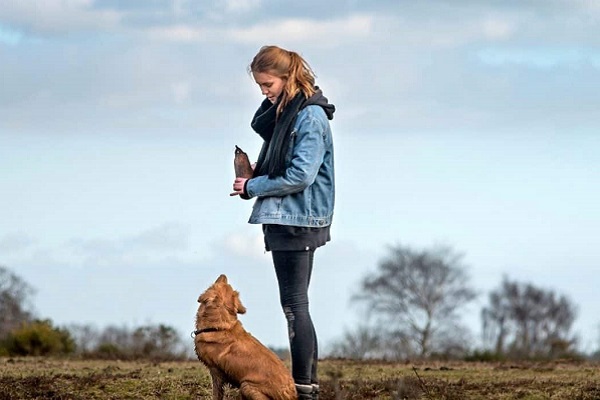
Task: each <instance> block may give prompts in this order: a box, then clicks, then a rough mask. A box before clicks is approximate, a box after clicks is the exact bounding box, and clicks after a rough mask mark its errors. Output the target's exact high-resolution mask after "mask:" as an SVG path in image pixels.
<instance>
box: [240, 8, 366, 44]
mask: <svg viewBox="0 0 600 400" xmlns="http://www.w3.org/2000/svg"><path fill="white" fill-rule="evenodd" d="M374 20H375V18H374V17H373V16H372V15H361V14H356V15H350V16H348V17H346V18H340V19H333V20H329V21H327V20H325V21H320V20H311V19H297V18H289V19H283V20H281V21H274V22H273V23H271V24H265V23H264V22H261V23H259V24H256V25H253V26H251V27H249V28H237V29H233V30H231V31H230V32H229V36H230V38H231V39H233V40H235V41H237V42H242V43H267V42H270V41H273V40H277V42H279V43H281V42H312V43H314V42H315V41H317V40H320V41H321V42H322V43H323V44H328V43H332V42H339V41H342V40H343V41H350V40H352V39H355V38H357V37H367V36H369V35H370V34H371V33H372V31H373V26H374V22H375V21H374Z"/></svg>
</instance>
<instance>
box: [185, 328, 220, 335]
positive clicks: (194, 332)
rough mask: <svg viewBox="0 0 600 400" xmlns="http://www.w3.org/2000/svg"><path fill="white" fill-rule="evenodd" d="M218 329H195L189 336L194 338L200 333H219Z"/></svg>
mask: <svg viewBox="0 0 600 400" xmlns="http://www.w3.org/2000/svg"><path fill="white" fill-rule="evenodd" d="M220 330H221V329H220V328H204V329H197V330H195V331H192V334H191V336H192V337H194V336H196V335H199V334H201V333H205V332H216V331H220Z"/></svg>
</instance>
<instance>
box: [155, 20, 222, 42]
mask: <svg viewBox="0 0 600 400" xmlns="http://www.w3.org/2000/svg"><path fill="white" fill-rule="evenodd" d="M144 34H148V35H149V37H150V39H155V40H167V41H173V42H199V41H202V40H206V39H207V38H209V36H210V31H209V30H207V29H204V28H198V27H194V26H189V25H183V24H179V25H173V26H167V27H153V28H150V29H148V30H147V31H145V32H144Z"/></svg>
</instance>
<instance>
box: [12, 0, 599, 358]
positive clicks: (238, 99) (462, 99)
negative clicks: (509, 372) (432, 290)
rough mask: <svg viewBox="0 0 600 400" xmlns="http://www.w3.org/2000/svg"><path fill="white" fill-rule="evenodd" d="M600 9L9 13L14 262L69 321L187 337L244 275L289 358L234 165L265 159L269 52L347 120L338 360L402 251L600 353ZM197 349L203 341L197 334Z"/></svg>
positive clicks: (347, 4)
mask: <svg viewBox="0 0 600 400" xmlns="http://www.w3.org/2000/svg"><path fill="white" fill-rule="evenodd" d="M599 31H600V3H597V2H594V1H584V0H543V1H542V0H536V1H533V0H520V1H469V0H460V1H436V0H432V1H427V2H410V1H399V0H393V1H377V2H359V1H353V0H348V1H341V0H332V1H328V2H322V1H315V0H307V1H303V2H280V1H276V0H218V1H211V2H196V1H191V0H132V1H115V0H43V1H42V0H31V1H21V0H0V85H1V90H0V167H1V168H0V265H3V266H5V267H7V268H9V269H10V270H11V271H13V272H15V273H16V274H17V275H19V276H20V277H21V278H22V279H23V280H25V281H26V282H27V283H29V284H30V285H31V286H33V287H34V288H35V289H36V293H35V295H34V297H33V304H34V307H35V311H36V313H37V314H38V315H40V316H42V317H44V318H50V319H52V321H53V322H55V323H56V324H58V325H68V324H91V325H94V326H97V327H99V328H101V327H103V326H107V325H118V326H127V327H136V326H139V325H142V324H146V323H164V324H167V325H170V326H173V327H175V328H176V329H177V330H178V331H179V332H180V333H181V334H182V336H183V337H184V338H187V337H188V336H187V335H188V332H191V331H192V330H193V329H194V328H193V324H194V318H195V312H196V309H197V302H196V300H197V298H198V296H199V295H200V293H202V292H203V291H204V290H205V289H206V288H207V287H208V286H209V285H210V284H211V283H212V282H214V280H216V278H217V277H218V276H219V275H220V274H222V273H224V274H226V275H227V276H228V277H229V281H230V282H231V283H232V285H233V286H234V287H235V288H236V289H237V290H238V291H239V292H240V294H241V300H242V302H243V303H244V304H245V306H246V308H247V309H248V312H247V314H246V315H243V316H241V321H242V323H243V324H244V327H245V328H246V329H247V330H248V331H250V332H251V333H252V334H253V335H254V336H256V337H257V338H258V339H259V340H261V341H262V342H263V343H265V344H267V345H270V346H273V347H285V346H287V333H286V332H287V329H286V326H285V318H284V316H283V313H282V312H281V310H280V306H279V297H278V291H277V283H276V278H275V273H274V271H273V267H272V262H271V258H270V254H269V253H265V251H264V246H263V243H262V236H261V230H260V227H259V226H256V225H249V224H248V223H247V220H248V217H249V214H250V210H251V207H252V200H251V201H244V200H241V199H239V198H237V197H234V198H232V197H229V192H230V190H231V185H232V183H233V177H234V176H233V152H234V148H235V145H239V146H240V147H241V148H243V149H244V150H245V151H246V152H247V153H248V154H249V156H250V158H251V159H252V160H255V159H256V156H257V154H258V151H259V149H260V145H261V141H260V138H259V137H258V135H256V134H255V133H254V132H253V131H252V130H251V128H250V126H249V122H250V119H251V117H252V115H253V113H254V111H255V110H256V108H257V107H258V105H259V103H260V101H261V100H262V97H261V94H260V90H259V88H258V86H257V85H256V84H255V83H254V82H253V80H252V79H251V77H250V76H249V75H248V72H247V66H248V65H249V63H250V61H251V60H252V58H253V56H254V55H255V54H256V52H257V51H258V50H259V49H260V47H261V46H263V45H267V44H275V45H279V46H282V47H285V48H287V49H290V50H294V51H297V52H299V53H300V54H301V55H302V56H303V57H305V58H306V60H307V61H308V62H309V63H310V65H311V66H312V68H313V69H314V71H315V73H316V75H317V84H318V85H319V86H320V87H321V88H322V89H323V91H324V94H325V95H326V96H327V97H328V98H329V100H330V102H332V103H333V104H335V105H336V107H337V111H336V114H335V118H334V120H333V121H332V123H331V126H332V130H333V134H334V145H335V167H336V210H335V216H334V222H333V225H332V238H333V240H332V241H331V242H330V243H329V244H327V245H326V246H325V247H323V248H320V249H318V250H317V253H316V258H315V267H314V273H313V280H312V283H311V288H310V301H311V310H312V314H313V320H314V323H315V325H316V329H317V332H318V335H319V340H320V343H321V345H322V348H323V349H327V346H329V345H330V344H331V343H333V342H334V341H335V340H336V339H338V338H339V337H341V335H342V334H343V332H344V331H346V330H353V329H355V328H356V327H357V326H358V325H360V324H361V323H362V322H363V321H364V319H365V318H366V316H365V315H364V313H363V312H361V310H359V307H358V306H357V304H355V303H352V302H351V301H350V298H351V296H352V295H353V294H355V293H356V292H357V290H358V287H359V284H360V280H361V279H362V278H363V277H365V276H367V275H368V274H372V273H375V271H376V267H377V264H378V262H379V261H381V260H382V259H383V258H384V257H385V256H387V254H388V251H389V246H394V245H397V244H402V245H406V246H410V247H413V248H416V249H427V248H431V247H432V246H436V245H440V244H442V245H446V246H450V247H451V248H452V249H454V250H455V251H456V252H457V253H461V254H463V259H462V262H463V263H464V264H465V265H466V267H467V271H468V274H469V275H470V277H471V284H472V286H473V287H474V288H475V289H476V290H477V291H478V292H479V294H480V295H479V297H478V298H477V300H476V301H474V302H473V303H472V304H471V305H470V306H469V307H467V309H465V310H464V311H463V313H462V314H463V317H464V318H463V321H464V323H465V324H467V326H468V327H469V328H470V329H471V330H472V332H473V336H474V337H475V338H478V337H479V336H480V331H481V329H480V320H479V312H480V310H481V308H482V307H483V306H484V305H486V304H487V295H488V294H489V292H490V291H491V290H493V289H495V288H497V287H499V286H500V283H501V281H502V279H503V277H508V278H510V279H511V280H515V281H519V282H530V283H533V284H535V285H537V286H539V287H541V288H544V289H548V290H553V291H556V292H557V293H559V294H562V295H565V296H567V297H568V298H569V299H570V300H571V301H572V302H573V303H574V304H576V305H577V310H578V314H577V320H576V322H575V324H574V329H573V332H574V333H575V334H576V335H577V336H578V337H579V339H580V349H582V350H584V351H593V350H596V349H597V348H598V347H599V346H600V343H599V336H600V329H599V327H600V317H599V316H600V301H598V287H600V234H599V227H600V185H598V182H599V181H600V112H599V111H598V109H599V107H600V36H599V35H597V34H596V33H595V32H599ZM190 346H191V339H190Z"/></svg>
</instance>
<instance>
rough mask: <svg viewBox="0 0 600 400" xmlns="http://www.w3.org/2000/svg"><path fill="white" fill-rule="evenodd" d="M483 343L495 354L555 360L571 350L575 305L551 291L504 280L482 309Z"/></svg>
mask: <svg viewBox="0 0 600 400" xmlns="http://www.w3.org/2000/svg"><path fill="white" fill-rule="evenodd" d="M481 315H482V323H483V332H484V340H485V342H486V343H488V344H491V346H492V347H493V348H494V351H495V352H496V354H499V355H512V356H518V357H532V356H546V357H554V356H557V355H562V354H564V353H568V352H570V351H572V348H573V346H574V345H575V342H576V341H575V339H574V337H572V336H571V334H570V330H571V327H572V325H573V322H574V321H575V316H576V309H575V306H574V305H573V304H572V303H571V302H570V301H569V300H568V299H567V298H566V297H565V296H559V295H558V294H556V293H555V292H554V291H552V290H544V289H540V288H538V287H535V286H533V285H532V284H529V283H527V284H525V283H518V282H511V281H509V280H508V279H507V278H504V279H503V281H502V284H501V286H500V288H498V289H497V290H495V291H492V292H491V293H490V296H489V305H488V306H487V307H484V308H483V310H482V313H481Z"/></svg>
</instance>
